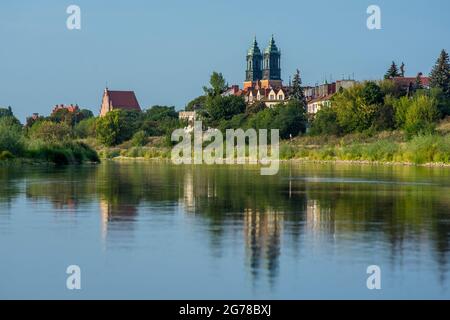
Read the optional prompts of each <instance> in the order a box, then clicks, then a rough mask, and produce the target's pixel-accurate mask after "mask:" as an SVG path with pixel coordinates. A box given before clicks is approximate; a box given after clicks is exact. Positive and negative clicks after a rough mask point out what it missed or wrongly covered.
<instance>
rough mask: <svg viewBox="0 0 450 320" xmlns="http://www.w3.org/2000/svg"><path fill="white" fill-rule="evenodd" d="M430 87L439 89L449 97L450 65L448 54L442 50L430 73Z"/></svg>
mask: <svg viewBox="0 0 450 320" xmlns="http://www.w3.org/2000/svg"><path fill="white" fill-rule="evenodd" d="M430 86H431V87H432V88H439V89H441V90H442V92H443V93H444V94H445V95H447V96H450V63H449V56H448V53H447V52H446V51H445V50H442V52H441V55H440V56H439V58H438V59H437V61H436V64H435V66H434V67H433V70H432V71H431V74H430Z"/></svg>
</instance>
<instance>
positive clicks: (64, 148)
mask: <svg viewBox="0 0 450 320" xmlns="http://www.w3.org/2000/svg"><path fill="white" fill-rule="evenodd" d="M27 157H28V158H32V159H39V160H45V161H49V162H52V163H55V164H60V165H67V164H79V163H83V162H86V161H90V162H99V161H100V160H99V157H98V154H97V152H96V151H95V150H93V149H92V148H91V147H89V146H88V145H86V144H84V143H81V142H72V141H66V142H50V143H49V142H44V141H34V142H32V143H30V145H29V147H28V150H27Z"/></svg>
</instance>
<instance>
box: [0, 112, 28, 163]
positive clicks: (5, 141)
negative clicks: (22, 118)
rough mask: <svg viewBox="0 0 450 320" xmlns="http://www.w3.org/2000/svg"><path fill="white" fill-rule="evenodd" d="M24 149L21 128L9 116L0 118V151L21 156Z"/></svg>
mask: <svg viewBox="0 0 450 320" xmlns="http://www.w3.org/2000/svg"><path fill="white" fill-rule="evenodd" d="M23 149H24V137H23V133H22V127H21V126H20V125H19V124H17V122H16V119H15V118H13V117H11V116H5V117H2V118H0V151H9V152H10V153H12V154H14V155H21V154H22V152H23Z"/></svg>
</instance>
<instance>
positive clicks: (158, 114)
mask: <svg viewBox="0 0 450 320" xmlns="http://www.w3.org/2000/svg"><path fill="white" fill-rule="evenodd" d="M141 117H142V124H141V125H140V128H139V129H140V130H144V131H145V133H146V135H147V136H150V137H154V136H164V135H168V134H171V133H172V131H173V130H174V129H176V128H180V127H181V126H182V125H181V123H180V121H179V120H178V112H176V111H175V107H167V106H153V107H151V108H150V109H148V110H146V111H145V112H144V113H143V114H142V116H141ZM139 129H138V130H139Z"/></svg>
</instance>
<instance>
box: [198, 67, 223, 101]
mask: <svg viewBox="0 0 450 320" xmlns="http://www.w3.org/2000/svg"><path fill="white" fill-rule="evenodd" d="M209 84H210V86H211V87H206V86H205V87H203V90H204V91H205V94H206V95H207V96H212V97H215V96H218V95H221V94H222V93H224V92H225V91H226V90H227V87H228V85H227V83H226V81H225V78H224V77H223V75H222V73H218V72H216V71H214V72H213V73H212V75H211V77H210V80H209Z"/></svg>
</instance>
